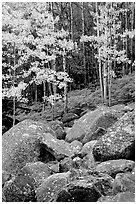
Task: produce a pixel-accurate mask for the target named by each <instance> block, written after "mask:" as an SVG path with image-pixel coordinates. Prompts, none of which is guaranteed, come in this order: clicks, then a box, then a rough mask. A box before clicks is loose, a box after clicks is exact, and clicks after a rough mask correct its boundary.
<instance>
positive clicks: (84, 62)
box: [82, 2, 87, 85]
mask: <svg viewBox="0 0 137 204" xmlns="http://www.w3.org/2000/svg"><path fill="white" fill-rule="evenodd" d="M84 34H85V23H84V2H82V35H83V36H84ZM82 47H83V68H84V71H85V78H84V84H85V85H86V84H87V70H86V58H85V44H84V42H83V43H82Z"/></svg>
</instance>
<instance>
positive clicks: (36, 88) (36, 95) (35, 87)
mask: <svg viewBox="0 0 137 204" xmlns="http://www.w3.org/2000/svg"><path fill="white" fill-rule="evenodd" d="M34 89H35V102H37V101H38V87H37V84H35V85H34Z"/></svg>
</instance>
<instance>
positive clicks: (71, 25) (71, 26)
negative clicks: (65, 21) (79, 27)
mask: <svg viewBox="0 0 137 204" xmlns="http://www.w3.org/2000/svg"><path fill="white" fill-rule="evenodd" d="M69 5H70V38H71V40H72V41H73V40H74V39H73V7H72V2H70V4H69Z"/></svg>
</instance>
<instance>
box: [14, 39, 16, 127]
mask: <svg viewBox="0 0 137 204" xmlns="http://www.w3.org/2000/svg"><path fill="white" fill-rule="evenodd" d="M13 49H14V51H13V52H14V69H13V88H15V71H16V70H15V65H16V53H15V43H14V48H13ZM15 113H16V96H14V97H13V126H14V125H15V119H16V118H15Z"/></svg>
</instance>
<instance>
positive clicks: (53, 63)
mask: <svg viewBox="0 0 137 204" xmlns="http://www.w3.org/2000/svg"><path fill="white" fill-rule="evenodd" d="M51 12H52V15H53V18H54V12H53V2H51ZM53 30H55V27H54V24H53ZM54 55H55V53H54ZM52 69H53V70H54V71H56V55H55V59H54V60H52ZM52 85H53V94H54V96H55V97H56V94H57V87H56V84H55V83H54V82H53V84H52ZM55 110H56V99H55V101H54V105H53V106H52V112H53V120H54V116H55Z"/></svg>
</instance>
